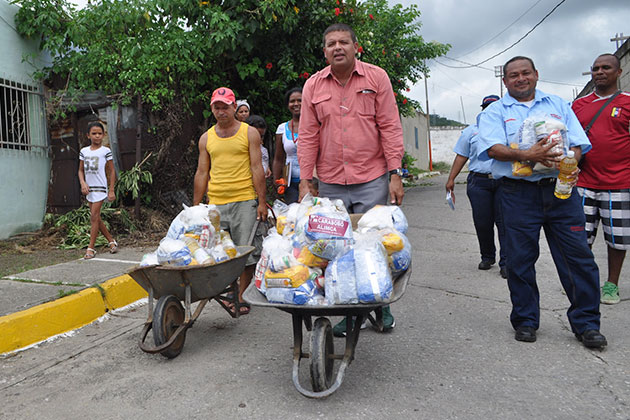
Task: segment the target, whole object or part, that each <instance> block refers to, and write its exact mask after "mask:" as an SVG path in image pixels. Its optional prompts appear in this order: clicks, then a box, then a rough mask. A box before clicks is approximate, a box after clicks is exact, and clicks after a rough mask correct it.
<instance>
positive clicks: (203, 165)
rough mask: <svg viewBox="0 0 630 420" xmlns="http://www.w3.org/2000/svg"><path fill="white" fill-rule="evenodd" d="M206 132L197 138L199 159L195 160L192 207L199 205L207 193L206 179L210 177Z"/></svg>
mask: <svg viewBox="0 0 630 420" xmlns="http://www.w3.org/2000/svg"><path fill="white" fill-rule="evenodd" d="M207 141H208V132H205V133H203V134H202V135H201V137H200V138H199V159H198V160H197V171H196V172H195V181H194V192H193V205H194V206H196V205H197V204H199V203H201V202H202V200H203V196H204V195H206V192H207V191H208V177H209V175H210V155H209V154H208V150H206V143H207Z"/></svg>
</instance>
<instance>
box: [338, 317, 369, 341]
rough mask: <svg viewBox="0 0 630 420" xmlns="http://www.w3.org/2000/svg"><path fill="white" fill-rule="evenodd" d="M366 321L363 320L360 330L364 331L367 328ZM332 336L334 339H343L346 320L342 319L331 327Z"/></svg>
mask: <svg viewBox="0 0 630 420" xmlns="http://www.w3.org/2000/svg"><path fill="white" fill-rule="evenodd" d="M367 323H368V320H367V318H366V319H364V320H363V323H361V329H362V330H364V329H366V328H367ZM333 335H334V336H335V337H345V336H346V318H344V319H342V320H341V321H340V322H339V323H338V324H337V325H335V326H334V327H333Z"/></svg>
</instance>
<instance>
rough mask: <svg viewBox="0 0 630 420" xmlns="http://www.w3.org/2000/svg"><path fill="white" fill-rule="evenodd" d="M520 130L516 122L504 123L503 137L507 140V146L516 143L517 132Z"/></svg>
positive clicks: (519, 125)
mask: <svg viewBox="0 0 630 420" xmlns="http://www.w3.org/2000/svg"><path fill="white" fill-rule="evenodd" d="M520 128H521V124H520V123H519V122H518V121H508V122H506V123H505V135H506V137H507V140H508V146H509V145H510V144H512V143H516V142H518V136H517V134H518V130H519V129H520Z"/></svg>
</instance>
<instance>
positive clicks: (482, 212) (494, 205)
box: [466, 172, 506, 267]
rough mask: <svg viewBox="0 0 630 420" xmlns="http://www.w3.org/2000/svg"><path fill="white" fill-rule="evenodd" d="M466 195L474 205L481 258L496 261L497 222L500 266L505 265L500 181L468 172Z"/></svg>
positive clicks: (473, 210)
mask: <svg viewBox="0 0 630 420" xmlns="http://www.w3.org/2000/svg"><path fill="white" fill-rule="evenodd" d="M466 195H468V199H469V200H470V206H471V207H472V216H473V222H474V224H475V231H476V232H477V240H478V241H479V251H480V252H481V260H482V261H489V262H491V263H494V262H495V261H496V259H495V258H496V247H495V246H494V225H495V224H496V225H497V231H498V232H499V247H500V249H499V266H500V267H505V259H506V258H505V256H506V252H505V245H504V244H505V232H504V229H503V219H502V217H501V201H500V199H499V181H498V180H496V179H490V178H483V177H480V176H478V175H475V174H474V173H472V172H471V173H469V174H468V179H467V186H466Z"/></svg>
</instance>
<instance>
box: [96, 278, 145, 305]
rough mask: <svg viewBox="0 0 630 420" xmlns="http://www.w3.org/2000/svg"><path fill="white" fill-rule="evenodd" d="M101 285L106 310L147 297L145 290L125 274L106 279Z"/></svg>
mask: <svg viewBox="0 0 630 420" xmlns="http://www.w3.org/2000/svg"><path fill="white" fill-rule="evenodd" d="M101 287H102V289H103V290H104V292H105V298H104V300H105V306H106V307H107V310H108V311H111V310H112V309H116V308H122V307H124V306H127V305H129V304H131V303H133V302H135V301H137V300H138V299H142V298H144V297H147V292H146V291H145V290H144V289H143V288H142V287H140V285H139V284H138V283H136V281H135V280H134V279H132V278H131V277H130V276H128V275H127V274H125V275H122V276H120V277H116V278H113V279H111V280H107V281H106V282H105V283H103V284H101Z"/></svg>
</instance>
